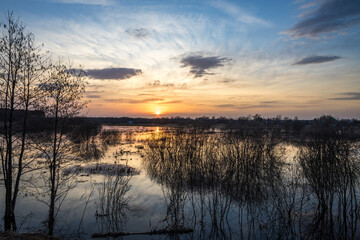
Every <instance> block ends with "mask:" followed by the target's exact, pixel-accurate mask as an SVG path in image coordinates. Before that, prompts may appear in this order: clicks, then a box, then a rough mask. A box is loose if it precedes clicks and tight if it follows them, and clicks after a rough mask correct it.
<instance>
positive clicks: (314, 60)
mask: <svg viewBox="0 0 360 240" xmlns="http://www.w3.org/2000/svg"><path fill="white" fill-rule="evenodd" d="M340 58H341V57H339V56H311V57H306V58H303V59H301V60H300V61H298V62H296V63H294V64H293V65H306V64H315V63H325V62H331V61H335V60H337V59H340Z"/></svg>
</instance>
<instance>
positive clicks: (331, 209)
mask: <svg viewBox="0 0 360 240" xmlns="http://www.w3.org/2000/svg"><path fill="white" fill-rule="evenodd" d="M331 132H332V133H331ZM350 132H351V131H350V129H347V130H346V129H345V128H342V129H339V128H336V127H334V126H332V125H330V126H328V125H326V126H324V127H323V128H319V126H317V127H316V128H314V129H313V131H312V133H313V134H312V135H311V136H310V137H309V139H308V140H306V141H305V143H304V144H303V146H302V147H300V149H301V150H300V151H299V154H298V156H297V159H298V161H295V162H294V163H292V164H285V162H284V149H283V148H282V147H281V144H279V143H280V141H279V140H278V139H277V138H275V137H272V135H271V134H268V133H261V134H243V133H239V132H233V131H232V132H225V133H205V132H201V131H198V130H197V131H195V130H192V131H183V132H172V133H160V134H154V136H152V137H151V138H150V139H149V140H148V141H147V143H146V145H147V147H146V157H145V160H144V163H145V167H146V169H147V172H148V174H149V176H150V177H151V178H152V179H154V180H155V181H156V182H158V183H159V184H160V185H161V186H162V187H163V189H164V190H163V191H164V197H165V199H166V201H165V203H166V205H167V215H166V219H165V220H166V223H167V224H168V227H169V228H172V229H176V227H183V226H184V224H186V223H188V224H191V227H193V228H194V229H196V231H195V232H194V233H193V234H194V236H193V237H195V238H197V239H225V238H226V239H231V238H233V239H249V238H251V239H253V238H259V239H262V238H267V239H268V238H270V239H273V238H277V239H298V238H321V239H336V238H354V237H356V236H358V235H359V232H356V231H357V230H356V227H358V225H359V222H358V217H359V201H358V196H357V195H358V190H357V187H358V185H357V184H358V174H359V173H358V170H359V164H358V161H359V157H358V155H356V154H355V152H354V149H356V145H355V144H354V141H352V137H351V136H350V135H349V134H348V133H350ZM314 199H316V200H317V201H318V204H317V206H313V202H314ZM235 219H237V220H235ZM236 222H238V224H236Z"/></svg>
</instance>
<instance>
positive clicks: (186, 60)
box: [181, 54, 231, 78]
mask: <svg viewBox="0 0 360 240" xmlns="http://www.w3.org/2000/svg"><path fill="white" fill-rule="evenodd" d="M229 61H231V59H230V58H224V57H219V56H213V57H204V56H201V55H200V54H191V55H188V56H185V57H183V58H182V59H181V63H182V64H183V65H182V67H190V73H192V74H194V76H195V78H198V77H202V76H204V75H212V74H214V73H210V72H208V70H209V69H214V68H218V67H222V66H224V63H226V62H229Z"/></svg>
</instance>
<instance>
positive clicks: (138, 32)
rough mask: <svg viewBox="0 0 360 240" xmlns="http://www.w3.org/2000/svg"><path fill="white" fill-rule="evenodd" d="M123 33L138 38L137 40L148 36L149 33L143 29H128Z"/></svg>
mask: <svg viewBox="0 0 360 240" xmlns="http://www.w3.org/2000/svg"><path fill="white" fill-rule="evenodd" d="M125 32H126V33H127V34H129V35H130V36H132V37H135V38H139V39H140V38H146V37H149V36H150V32H149V31H148V30H147V29H145V28H128V29H127V30H126V31H125Z"/></svg>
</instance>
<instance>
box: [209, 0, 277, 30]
mask: <svg viewBox="0 0 360 240" xmlns="http://www.w3.org/2000/svg"><path fill="white" fill-rule="evenodd" d="M212 5H213V6H214V7H215V8H217V9H219V10H221V11H223V12H224V13H226V14H227V15H229V16H231V17H232V18H233V19H235V20H236V21H238V22H241V23H245V24H251V25H262V26H267V27H268V26H271V24H270V23H269V22H268V21H266V20H264V19H262V18H259V17H256V16H254V15H253V14H250V13H249V12H247V11H245V10H244V9H243V8H241V7H240V6H237V5H235V4H232V3H229V2H227V1H219V0H218V1H213V2H212Z"/></svg>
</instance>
